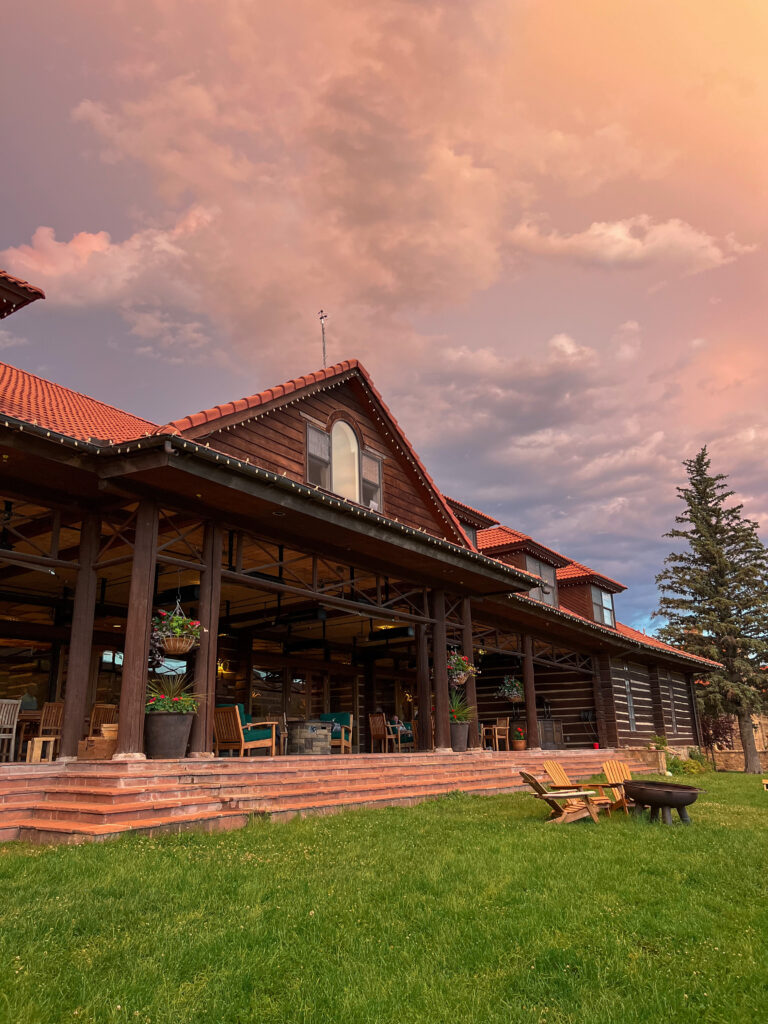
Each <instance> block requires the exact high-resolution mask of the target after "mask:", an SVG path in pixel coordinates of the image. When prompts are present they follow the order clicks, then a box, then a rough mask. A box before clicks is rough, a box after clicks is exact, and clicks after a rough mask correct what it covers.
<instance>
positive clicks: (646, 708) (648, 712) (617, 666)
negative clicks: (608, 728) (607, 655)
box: [611, 658, 655, 746]
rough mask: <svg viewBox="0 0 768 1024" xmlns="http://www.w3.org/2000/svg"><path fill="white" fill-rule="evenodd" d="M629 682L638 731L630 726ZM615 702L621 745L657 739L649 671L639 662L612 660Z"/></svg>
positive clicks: (631, 744) (637, 743) (643, 742)
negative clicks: (654, 736) (627, 688)
mask: <svg viewBox="0 0 768 1024" xmlns="http://www.w3.org/2000/svg"><path fill="white" fill-rule="evenodd" d="M627 679H628V680H629V683H630V691H631V694H632V703H633V706H634V712H635V715H634V717H635V728H634V729H632V728H631V726H630V714H629V702H628V700H627V691H626V680H627ZM611 681H612V684H613V702H614V706H615V709H616V727H617V734H618V742H619V744H620V745H623V746H635V745H639V744H645V743H647V742H648V741H649V740H650V738H651V736H653V735H654V733H655V729H654V725H653V704H652V699H651V682H650V678H649V674H648V668H647V667H646V666H645V665H641V664H639V663H638V662H634V661H630V662H626V661H622V660H621V659H617V658H616V659H614V658H612V659H611Z"/></svg>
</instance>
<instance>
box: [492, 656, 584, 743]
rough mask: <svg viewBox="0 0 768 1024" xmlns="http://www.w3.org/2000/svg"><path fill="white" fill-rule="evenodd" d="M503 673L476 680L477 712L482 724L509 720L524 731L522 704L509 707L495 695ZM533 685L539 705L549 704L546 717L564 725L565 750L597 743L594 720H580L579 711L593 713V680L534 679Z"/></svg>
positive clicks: (509, 703)
mask: <svg viewBox="0 0 768 1024" xmlns="http://www.w3.org/2000/svg"><path fill="white" fill-rule="evenodd" d="M506 672H507V673H509V674H516V675H517V676H518V678H520V676H521V672H520V670H519V669H518V670H515V669H511V670H510V669H508V670H506ZM505 674H506V673H505V671H503V670H499V671H493V672H488V673H486V672H483V674H482V675H480V676H478V677H477V679H476V681H475V686H476V689H477V711H478V718H479V720H480V721H481V722H493V721H494V720H495V719H496V718H506V717H509V718H510V720H511V721H510V724H519V725H521V726H522V727H523V728H525V704H524V703H523V702H519V703H515V704H512V703H511V702H509V701H506V700H499V699H498V698H496V697H495V696H494V694H495V692H496V690H497V689H498V687H499V684H500V683H501V680H502V678H503V676H504V675H505ZM534 685H535V687H536V696H537V698H538V703H539V705H540V704H541V703H542V702H545V703H546V704H548V705H549V714H550V716H551V717H552V718H556V719H558V720H559V721H561V722H562V724H563V741H564V744H565V746H566V747H591V746H592V744H593V743H594V742H595V741H596V740H597V738H598V736H597V721H596V720H594V719H593V720H592V721H590V722H584V721H582V720H581V713H582V711H589V712H592V713H594V712H595V699H594V692H593V685H592V679H591V678H589V679H576V680H558V679H556V678H555V677H552V678H549V679H542V678H540V677H539V678H537V677H536V675H535V672H534ZM537 713H538V716H539V717H540V718H542V717H544V709H543V708H542V707H541V706H539V707H538V711H537Z"/></svg>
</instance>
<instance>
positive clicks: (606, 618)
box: [592, 586, 616, 626]
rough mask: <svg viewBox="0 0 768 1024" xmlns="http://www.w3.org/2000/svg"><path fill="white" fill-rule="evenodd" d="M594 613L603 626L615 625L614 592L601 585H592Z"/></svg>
mask: <svg viewBox="0 0 768 1024" xmlns="http://www.w3.org/2000/svg"><path fill="white" fill-rule="evenodd" d="M592 614H593V615H594V619H595V622H599V623H600V624H601V625H602V626H615V625H616V618H615V616H614V614H613V594H609V593H608V591H607V590H601V589H600V587H595V586H593V587H592Z"/></svg>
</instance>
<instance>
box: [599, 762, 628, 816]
mask: <svg viewBox="0 0 768 1024" xmlns="http://www.w3.org/2000/svg"><path fill="white" fill-rule="evenodd" d="M603 775H604V776H605V777H606V779H607V780H608V782H609V784H610V787H611V792H612V793H613V796H614V800H613V803H612V804H611V810H612V811H624V813H625V814H629V801H628V800H627V797H626V794H625V792H624V782H625V781H631V780H632V770H631V768H630V767H629V765H628V764H627V763H626V762H625V761H603Z"/></svg>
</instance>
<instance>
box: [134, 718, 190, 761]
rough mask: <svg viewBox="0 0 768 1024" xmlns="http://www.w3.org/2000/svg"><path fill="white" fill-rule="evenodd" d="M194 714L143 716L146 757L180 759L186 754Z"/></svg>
mask: <svg viewBox="0 0 768 1024" xmlns="http://www.w3.org/2000/svg"><path fill="white" fill-rule="evenodd" d="M194 717H195V716H194V714H189V715H179V714H176V713H174V712H173V711H152V712H150V713H149V714H146V715H144V746H145V748H146V751H147V757H151V758H180V757H184V756H185V755H186V753H187V744H188V743H189V733H190V730H191V729H192V719H193V718H194Z"/></svg>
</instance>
